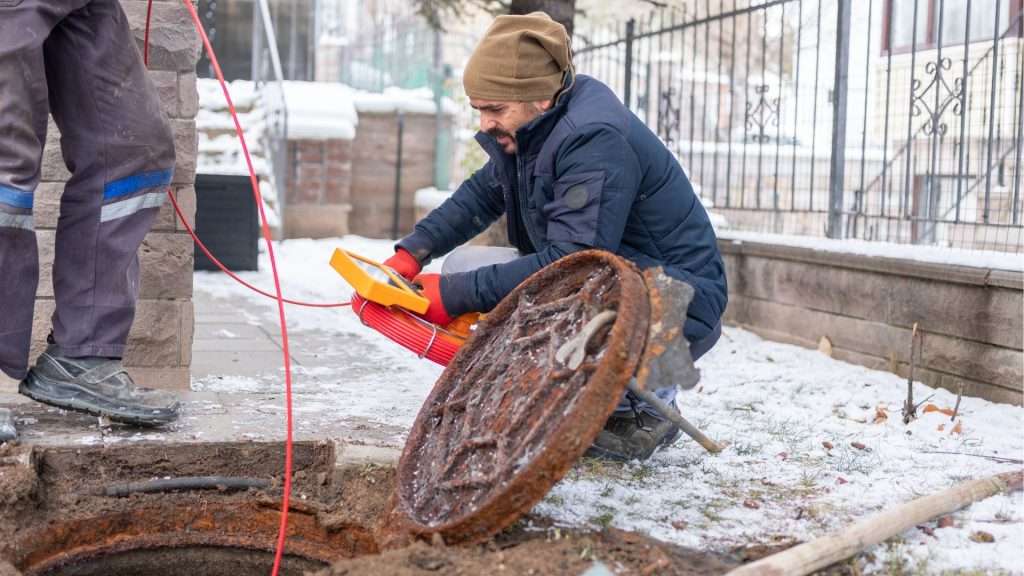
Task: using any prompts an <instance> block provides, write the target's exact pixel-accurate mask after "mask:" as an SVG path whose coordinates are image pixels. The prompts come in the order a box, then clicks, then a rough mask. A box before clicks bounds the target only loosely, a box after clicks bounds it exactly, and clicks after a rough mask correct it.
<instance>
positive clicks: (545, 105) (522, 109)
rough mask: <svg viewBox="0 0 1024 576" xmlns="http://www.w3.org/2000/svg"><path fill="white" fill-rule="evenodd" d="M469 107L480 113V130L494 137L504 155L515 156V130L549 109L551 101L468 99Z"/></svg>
mask: <svg viewBox="0 0 1024 576" xmlns="http://www.w3.org/2000/svg"><path fill="white" fill-rule="evenodd" d="M469 105H470V106H472V107H473V108H474V109H475V110H479V111H480V130H481V131H482V132H486V133H487V134H490V135H491V136H494V138H495V139H496V140H497V141H498V144H500V145H501V148H502V149H503V150H504V151H505V153H506V154H515V153H516V130H518V129H519V128H520V127H521V126H523V125H525V124H527V123H529V122H530V120H533V119H534V118H536V117H537V116H540V115H541V114H543V113H544V111H546V110H548V109H549V108H551V100H542V101H539V102H502V101H498V100H476V99H470V101H469Z"/></svg>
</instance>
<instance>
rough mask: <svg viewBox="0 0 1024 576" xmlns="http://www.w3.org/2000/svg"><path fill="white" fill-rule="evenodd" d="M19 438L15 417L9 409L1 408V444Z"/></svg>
mask: <svg viewBox="0 0 1024 576" xmlns="http://www.w3.org/2000/svg"><path fill="white" fill-rule="evenodd" d="M17 438H18V429H17V428H15V427H14V416H12V415H11V411H10V410H8V409H7V408H0V444H2V443H4V442H10V441H11V440H17Z"/></svg>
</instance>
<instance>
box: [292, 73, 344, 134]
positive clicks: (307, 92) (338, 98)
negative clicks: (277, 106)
mask: <svg viewBox="0 0 1024 576" xmlns="http://www.w3.org/2000/svg"><path fill="white" fill-rule="evenodd" d="M354 93H355V92H354V91H353V90H352V89H351V88H349V87H348V86H346V85H344V84H336V83H330V82H299V81H287V82H285V83H284V98H285V103H286V105H287V108H288V139H289V140H327V139H340V140H351V139H353V138H355V136H356V125H357V124H358V123H359V116H358V114H356V107H355V103H354V101H353V96H354Z"/></svg>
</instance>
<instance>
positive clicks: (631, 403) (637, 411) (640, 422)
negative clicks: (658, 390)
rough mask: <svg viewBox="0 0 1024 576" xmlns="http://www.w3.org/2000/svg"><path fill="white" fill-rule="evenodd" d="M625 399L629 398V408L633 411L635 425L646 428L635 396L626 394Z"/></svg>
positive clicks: (642, 428)
mask: <svg viewBox="0 0 1024 576" xmlns="http://www.w3.org/2000/svg"><path fill="white" fill-rule="evenodd" d="M626 399H627V400H629V409H630V410H632V411H633V418H634V419H635V420H636V427H637V428H639V429H641V430H646V429H647V425H646V424H645V423H644V419H643V413H641V412H640V409H639V408H638V407H637V401H636V398H635V397H634V396H633V395H632V394H626Z"/></svg>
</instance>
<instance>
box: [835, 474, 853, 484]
mask: <svg viewBox="0 0 1024 576" xmlns="http://www.w3.org/2000/svg"><path fill="white" fill-rule="evenodd" d="M849 483H850V481H849V480H847V479H846V478H843V477H842V476H836V484H849Z"/></svg>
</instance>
